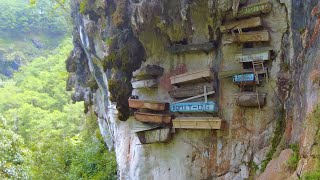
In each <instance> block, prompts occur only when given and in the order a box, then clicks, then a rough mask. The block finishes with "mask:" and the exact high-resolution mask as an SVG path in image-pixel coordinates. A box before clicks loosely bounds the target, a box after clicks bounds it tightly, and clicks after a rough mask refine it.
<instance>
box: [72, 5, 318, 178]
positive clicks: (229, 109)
mask: <svg viewBox="0 0 320 180" xmlns="http://www.w3.org/2000/svg"><path fill="white" fill-rule="evenodd" d="M309 1H310V2H308V3H307V2H305V3H304V2H302V1H301V2H300V1H281V0H280V1H279V0H270V1H269V2H271V3H272V11H271V12H269V13H266V14H263V15H261V16H260V17H261V19H262V25H263V29H265V30H268V32H269V34H270V41H269V42H261V43H254V47H270V48H271V49H272V50H273V53H272V58H271V60H269V61H268V63H267V66H268V68H269V78H268V82H265V81H264V82H262V84H261V85H260V86H259V87H257V91H258V92H259V93H262V92H263V93H267V98H266V105H265V106H264V107H261V108H259V107H256V108H246V107H239V106H237V105H236V104H235V102H236V97H237V95H238V94H239V92H240V90H239V87H238V86H236V85H234V83H233V82H232V79H231V78H224V79H218V78H217V76H218V74H219V72H221V71H228V70H234V69H242V68H243V67H242V65H241V64H240V63H239V62H237V60H236V59H235V54H236V53H237V52H238V51H239V50H241V49H242V48H243V45H242V44H240V43H233V44H223V43H222V40H221V39H222V37H223V36H224V35H223V34H222V33H221V32H220V31H219V27H220V26H221V24H222V23H223V22H224V20H223V17H224V15H225V14H226V13H227V12H230V11H232V5H233V2H232V1H229V0H218V1H213V0H179V1H172V0H160V1H155V0H150V1H149V0H118V1H113V0H88V1H80V0H72V2H71V5H72V7H73V8H72V9H73V12H72V17H73V20H74V32H73V37H74V46H75V47H74V50H73V52H72V53H71V55H70V57H69V59H68V61H67V69H68V71H69V72H70V79H72V81H71V80H70V81H69V82H75V83H73V84H68V86H74V87H75V90H76V92H75V94H74V96H73V97H74V100H75V101H84V102H85V105H86V109H88V108H91V105H93V108H94V111H95V113H96V115H97V119H98V123H99V127H100V130H101V133H102V135H103V137H104V138H105V141H106V144H107V146H108V148H109V149H110V150H111V149H114V150H115V151H116V154H117V162H118V168H119V178H120V179H246V178H249V177H258V175H259V174H260V173H261V172H260V171H259V169H261V168H262V166H263V162H264V160H265V159H266V154H267V153H268V152H270V150H271V149H273V148H276V147H273V145H272V140H273V139H274V136H280V138H279V139H280V140H281V142H279V143H277V145H279V146H282V147H281V148H279V147H278V148H276V149H275V150H276V151H281V150H282V149H285V148H287V147H288V145H289V144H290V143H295V142H299V143H300V147H301V148H300V152H302V153H303V154H304V156H305V158H304V159H303V160H304V162H305V164H306V163H307V161H306V159H307V157H308V156H309V155H310V151H311V150H310V149H311V146H312V144H313V143H314V136H315V132H316V130H317V128H314V129H310V128H311V127H309V126H304V124H305V121H306V119H307V118H306V117H307V114H308V113H310V112H312V110H313V107H314V105H315V104H316V103H317V101H318V92H319V91H318V88H319V75H320V73H318V68H319V66H318V64H319V63H318V59H319V58H318V57H317V55H318V54H319V53H317V52H318V49H319V48H318V46H317V45H318V43H319V40H318V31H319V27H320V25H319V24H320V23H319V18H318V15H319V12H318V11H319V10H318V9H319V7H318V4H317V3H318V2H317V1H315V0H309ZM84 2H86V4H85V5H86V6H85V9H83V8H82V9H81V8H80V7H81V6H83V4H82V3H84ZM257 2H258V1H257V0H247V1H240V7H242V6H246V5H250V4H252V3H257ZM80 11H81V12H80ZM115 39H117V42H116V43H115ZM213 40H214V41H215V42H216V43H215V46H216V47H215V48H214V50H212V51H209V52H202V51H199V52H188V53H182V54H172V53H170V52H169V51H168V47H170V46H171V45H173V44H177V43H188V44H199V43H205V42H209V41H213ZM128 44H134V47H131V48H130V49H129V50H127V51H125V52H127V53H128V54H129V55H128V56H125V57H123V56H121V54H120V53H121V52H122V51H121V48H122V49H124V47H127V45H128ZM249 46H250V44H249ZM114 52H116V54H113V53H114ZM117 53H118V54H117ZM118 55H119V57H120V60H119V61H118V59H117V57H118ZM111 57H115V58H114V59H113V58H111ZM124 60H126V61H124ZM119 62H121V63H120V65H119ZM126 64H127V65H126ZM148 64H153V65H158V66H161V67H163V68H164V73H163V75H162V76H161V77H160V78H159V86H158V88H155V89H152V90H148V91H147V92H146V91H145V90H137V89H132V86H131V84H130V83H129V82H130V80H131V78H132V72H133V71H134V70H136V69H138V68H139V67H140V65H141V66H146V65H148ZM128 67H130V68H128ZM208 67H211V69H212V70H213V71H214V72H215V75H216V78H215V81H214V83H213V86H214V88H215V90H216V93H215V95H214V96H213V97H210V98H209V99H210V100H214V101H215V102H217V104H218V105H219V112H218V114H217V115H218V116H219V117H220V118H221V119H223V121H224V123H223V128H221V130H184V129H176V130H175V133H174V134H173V138H172V140H171V141H169V142H167V143H155V144H146V145H142V144H140V141H139V139H138V138H137V135H136V134H135V133H131V131H130V129H131V126H130V124H131V123H132V122H133V121H135V120H134V118H133V117H132V116H130V117H129V119H128V120H127V121H119V114H121V116H120V117H121V118H120V119H121V120H122V117H124V116H125V114H124V113H123V112H125V111H126V109H127V105H126V104H125V103H123V102H120V105H119V101H120V100H123V99H126V98H127V96H128V95H130V94H132V95H138V96H139V98H140V99H148V100H153V101H165V102H173V101H174V100H173V99H172V98H171V97H170V95H169V94H168V91H169V90H171V89H173V88H174V87H173V86H172V85H171V84H170V77H171V76H173V75H177V74H181V73H186V72H192V71H197V70H201V69H204V68H208ZM115 80H117V82H118V83H119V82H121V83H120V84H121V88H120V89H124V90H127V91H125V93H122V94H120V95H119V94H116V93H115V92H110V91H111V90H110V87H111V88H112V86H110V84H111V83H113V82H114V81H115ZM69 89H70V88H69ZM115 96H119V97H117V98H116V97H115ZM122 97H124V98H123V99H121V98H122ZM114 99H116V101H115V102H118V103H115V102H114ZM111 100H113V101H111ZM283 109H284V111H283ZM119 112H120V113H119ZM281 120H282V121H283V122H285V123H284V124H282V125H283V127H282V128H281V129H280V131H279V132H280V133H279V132H276V130H277V125H279V121H281ZM280 125H281V123H280ZM281 137H282V138H281ZM276 153H278V154H280V152H276ZM253 166H255V168H253ZM267 168H268V167H267ZM253 169H255V170H253ZM299 173H300V172H299ZM289 175H291V173H288V176H289ZM260 177H261V178H262V179H263V177H265V176H264V175H262V176H260Z"/></svg>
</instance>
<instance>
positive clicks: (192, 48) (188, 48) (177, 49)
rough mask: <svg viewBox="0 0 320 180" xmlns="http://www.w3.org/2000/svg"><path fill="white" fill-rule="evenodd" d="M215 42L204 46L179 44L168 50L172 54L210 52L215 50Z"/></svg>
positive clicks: (203, 44)
mask: <svg viewBox="0 0 320 180" xmlns="http://www.w3.org/2000/svg"><path fill="white" fill-rule="evenodd" d="M214 44H215V43H214V42H207V43H202V44H186V45H183V44H177V45H173V46H171V47H169V48H168V50H169V52H171V53H175V54H178V53H184V52H196V51H205V52H209V51H211V50H213V49H214V47H215V45H214Z"/></svg>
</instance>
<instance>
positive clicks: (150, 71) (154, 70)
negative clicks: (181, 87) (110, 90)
mask: <svg viewBox="0 0 320 180" xmlns="http://www.w3.org/2000/svg"><path fill="white" fill-rule="evenodd" d="M163 71H164V70H163V68H162V67H160V66H157V65H149V64H148V65H147V66H145V67H142V68H140V69H138V70H136V71H134V72H133V73H132V76H133V77H134V78H135V79H137V80H144V79H154V78H155V77H157V76H161V75H162V74H163Z"/></svg>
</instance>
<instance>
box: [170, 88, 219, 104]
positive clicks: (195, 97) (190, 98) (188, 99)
mask: <svg viewBox="0 0 320 180" xmlns="http://www.w3.org/2000/svg"><path fill="white" fill-rule="evenodd" d="M214 93H215V92H214V91H210V92H206V93H204V94H200V95H197V96H193V97H189V98H187V99H182V100H180V101H177V102H174V103H173V104H176V103H180V102H186V101H190V100H193V99H197V98H201V97H205V96H209V95H211V94H214Z"/></svg>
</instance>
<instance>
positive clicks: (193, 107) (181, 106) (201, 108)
mask: <svg viewBox="0 0 320 180" xmlns="http://www.w3.org/2000/svg"><path fill="white" fill-rule="evenodd" d="M170 111H171V112H181V113H197V112H198V113H201V112H208V113H213V112H217V111H218V109H217V106H216V104H215V103H214V102H213V101H209V102H184V103H171V104H170Z"/></svg>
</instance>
